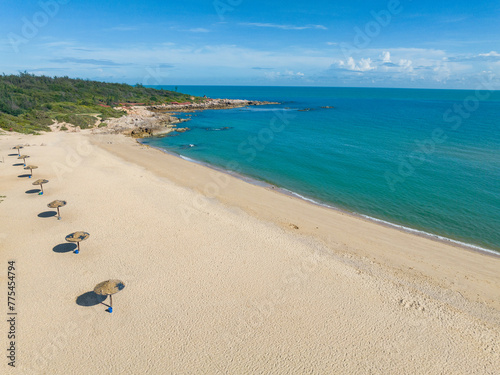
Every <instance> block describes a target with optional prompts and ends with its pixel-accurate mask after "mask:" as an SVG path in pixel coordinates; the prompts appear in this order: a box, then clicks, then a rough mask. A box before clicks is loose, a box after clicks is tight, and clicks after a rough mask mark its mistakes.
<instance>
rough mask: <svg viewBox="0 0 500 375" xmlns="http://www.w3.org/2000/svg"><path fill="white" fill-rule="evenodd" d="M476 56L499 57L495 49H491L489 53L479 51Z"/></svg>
mask: <svg viewBox="0 0 500 375" xmlns="http://www.w3.org/2000/svg"><path fill="white" fill-rule="evenodd" d="M478 56H481V57H500V53H498V52H496V51H491V52H489V53H480V54H479V55H478Z"/></svg>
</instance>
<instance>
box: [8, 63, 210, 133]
mask: <svg viewBox="0 0 500 375" xmlns="http://www.w3.org/2000/svg"><path fill="white" fill-rule="evenodd" d="M190 98H191V96H190V95H186V94H181V93H177V92H173V91H168V90H157V89H153V88H148V87H144V86H142V85H139V84H138V85H135V86H130V85H126V84H120V83H104V82H97V81H89V80H83V79H72V78H68V77H54V78H51V77H45V76H35V75H32V74H28V73H20V74H19V75H9V76H8V75H5V74H4V75H3V76H0V128H2V129H5V130H9V131H16V132H20V133H37V132H38V131H50V128H49V127H48V126H49V125H51V124H52V123H53V121H54V120H57V121H59V122H67V123H70V124H72V125H76V126H80V127H81V128H82V129H84V128H88V127H91V126H94V124H95V123H96V121H97V120H101V121H104V120H106V119H108V118H113V117H121V116H123V115H124V114H125V112H124V111H119V110H115V109H113V108H112V107H113V106H115V105H119V103H141V104H145V105H152V104H163V103H170V102H188V101H191V99H190ZM198 100H200V99H199V98H195V101H198Z"/></svg>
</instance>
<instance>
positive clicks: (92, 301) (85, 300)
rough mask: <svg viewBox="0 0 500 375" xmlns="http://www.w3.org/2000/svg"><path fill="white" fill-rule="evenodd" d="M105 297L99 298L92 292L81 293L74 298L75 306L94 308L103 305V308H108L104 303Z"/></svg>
mask: <svg viewBox="0 0 500 375" xmlns="http://www.w3.org/2000/svg"><path fill="white" fill-rule="evenodd" d="M106 298H107V296H100V295H99V294H97V293H95V292H94V291H90V292H87V293H83V294H82V295H80V296H78V297H77V298H76V304H77V305H80V306H86V307H88V306H96V305H99V304H103V305H104V306H108V307H109V305H107V304H105V303H104V301H105V300H106Z"/></svg>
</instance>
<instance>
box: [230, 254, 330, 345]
mask: <svg viewBox="0 0 500 375" xmlns="http://www.w3.org/2000/svg"><path fill="white" fill-rule="evenodd" d="M327 257H328V255H327V253H326V252H325V251H324V250H323V249H322V248H320V247H319V245H318V244H316V245H315V246H314V248H313V249H312V252H310V253H309V254H307V255H306V256H304V257H303V258H302V259H300V260H299V262H298V263H297V264H295V265H294V267H293V268H292V269H290V270H288V271H286V272H285V273H284V274H283V275H282V277H281V281H280V283H279V284H278V285H276V287H275V288H274V289H273V290H272V291H271V292H270V293H269V295H268V296H267V297H266V298H264V299H262V300H261V301H254V302H252V303H251V304H250V306H249V309H248V310H247V311H249V314H248V315H247V316H246V317H245V318H242V317H240V320H239V322H238V324H237V327H236V329H235V330H231V331H226V332H224V341H225V343H226V345H227V346H228V347H229V348H230V349H231V350H235V349H236V348H235V345H242V344H244V343H245V341H248V340H249V339H250V338H251V337H252V336H253V335H254V334H255V333H256V332H258V330H259V328H260V327H262V326H263V325H264V324H265V323H266V321H268V320H269V319H270V318H271V317H272V316H273V315H274V314H275V312H276V311H277V310H278V308H279V306H280V305H282V304H283V303H284V302H285V298H286V295H287V294H289V293H290V292H292V291H297V290H299V289H300V288H301V287H304V285H305V284H306V283H307V282H308V281H309V280H310V278H311V276H312V275H313V274H314V273H315V272H316V271H317V269H318V267H320V265H321V264H322V263H324V262H325V261H326V259H327Z"/></svg>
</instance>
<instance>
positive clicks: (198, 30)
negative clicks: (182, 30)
mask: <svg viewBox="0 0 500 375" xmlns="http://www.w3.org/2000/svg"><path fill="white" fill-rule="evenodd" d="M186 31H190V32H192V33H209V32H210V30H208V29H205V28H203V27H196V28H194V29H188V30H186Z"/></svg>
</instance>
